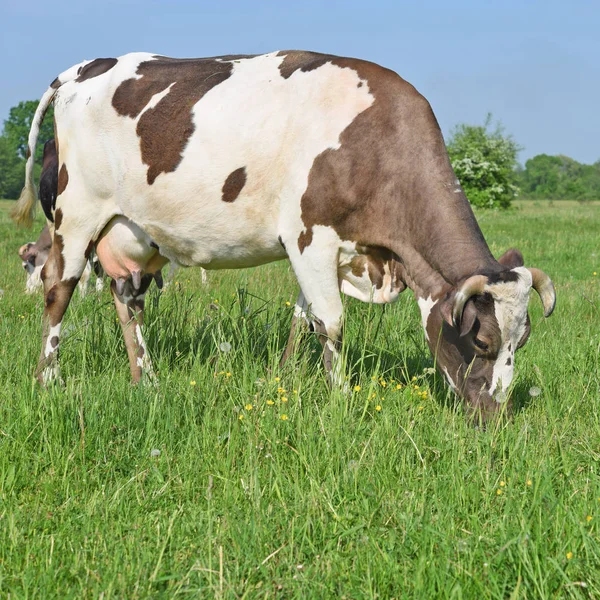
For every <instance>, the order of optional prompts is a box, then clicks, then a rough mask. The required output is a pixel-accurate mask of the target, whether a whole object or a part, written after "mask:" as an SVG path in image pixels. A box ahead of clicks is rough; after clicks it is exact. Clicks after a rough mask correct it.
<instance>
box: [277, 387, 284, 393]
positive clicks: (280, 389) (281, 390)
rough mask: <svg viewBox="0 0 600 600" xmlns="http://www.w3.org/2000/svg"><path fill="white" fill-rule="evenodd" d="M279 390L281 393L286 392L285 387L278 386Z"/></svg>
mask: <svg viewBox="0 0 600 600" xmlns="http://www.w3.org/2000/svg"><path fill="white" fill-rule="evenodd" d="M277 392H278V393H279V394H285V388H282V387H278V388H277Z"/></svg>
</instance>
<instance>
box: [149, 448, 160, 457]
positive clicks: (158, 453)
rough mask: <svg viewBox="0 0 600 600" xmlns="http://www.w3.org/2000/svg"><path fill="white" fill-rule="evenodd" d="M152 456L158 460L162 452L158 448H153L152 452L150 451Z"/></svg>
mask: <svg viewBox="0 0 600 600" xmlns="http://www.w3.org/2000/svg"><path fill="white" fill-rule="evenodd" d="M150 456H151V457H152V458H157V457H158V456H160V450H159V449H158V448H153V449H152V450H150Z"/></svg>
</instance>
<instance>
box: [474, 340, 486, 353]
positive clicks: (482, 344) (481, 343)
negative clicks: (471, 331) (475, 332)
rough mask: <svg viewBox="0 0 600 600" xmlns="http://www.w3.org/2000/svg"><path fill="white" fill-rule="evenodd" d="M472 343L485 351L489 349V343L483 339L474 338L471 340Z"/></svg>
mask: <svg viewBox="0 0 600 600" xmlns="http://www.w3.org/2000/svg"><path fill="white" fill-rule="evenodd" d="M473 343H474V344H475V345H476V346H477V347H478V348H479V349H480V350H483V351H484V352H486V351H487V350H488V349H489V345H488V344H487V343H486V342H484V341H483V340H480V339H479V338H475V339H474V340H473Z"/></svg>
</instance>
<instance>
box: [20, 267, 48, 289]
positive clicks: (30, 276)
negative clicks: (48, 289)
mask: <svg viewBox="0 0 600 600" xmlns="http://www.w3.org/2000/svg"><path fill="white" fill-rule="evenodd" d="M23 267H24V268H25V269H26V270H27V282H26V283H25V293H26V294H35V293H36V292H38V291H39V290H41V289H42V287H43V286H44V282H43V281H42V278H41V274H42V268H43V266H42V265H38V266H37V267H34V266H33V265H32V264H31V263H28V262H24V263H23Z"/></svg>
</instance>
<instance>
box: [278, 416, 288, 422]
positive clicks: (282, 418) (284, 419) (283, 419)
mask: <svg viewBox="0 0 600 600" xmlns="http://www.w3.org/2000/svg"><path fill="white" fill-rule="evenodd" d="M280 418H281V420H282V421H287V420H288V416H287V415H281V417H280Z"/></svg>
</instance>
